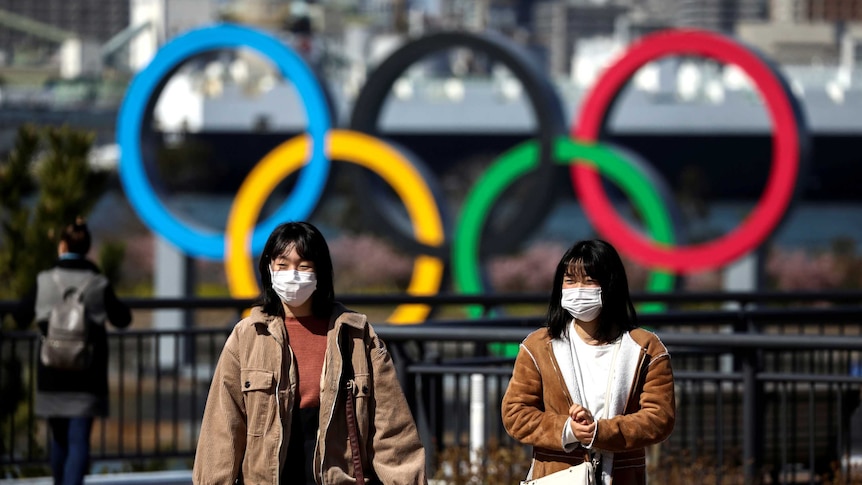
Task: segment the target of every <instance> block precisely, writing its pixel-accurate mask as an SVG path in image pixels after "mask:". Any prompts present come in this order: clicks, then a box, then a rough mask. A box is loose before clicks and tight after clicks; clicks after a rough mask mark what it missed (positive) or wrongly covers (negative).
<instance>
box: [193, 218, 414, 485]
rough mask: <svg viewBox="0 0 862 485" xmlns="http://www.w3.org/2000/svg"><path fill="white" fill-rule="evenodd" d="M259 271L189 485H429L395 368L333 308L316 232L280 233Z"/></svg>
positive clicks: (285, 227)
mask: <svg viewBox="0 0 862 485" xmlns="http://www.w3.org/2000/svg"><path fill="white" fill-rule="evenodd" d="M259 270H260V279H261V288H262V294H261V297H260V300H259V302H258V305H257V306H255V307H254V308H253V309H252V311H251V315H250V316H249V317H247V318H245V319H243V320H242V321H241V322H239V323H238V324H237V325H236V326H235V327H234V329H233V332H232V333H231V334H230V336H229V337H228V339H227V341H226V342H225V345H224V349H223V350H222V353H221V356H220V357H219V361H218V365H217V367H216V370H215V375H214V376H213V380H212V385H211V387H210V392H209V395H208V397H207V404H206V409H205V410H204V417H203V422H202V424H201V432H200V437H199V439H198V446H197V454H196V456H195V464H194V471H193V481H194V483H196V484H225V485H227V484H233V483H235V482H239V483H248V484H271V485H307V484H315V483H317V484H326V485H330V484H353V483H357V478H356V477H358V476H361V477H364V479H365V483H383V484H405V485H407V484H410V485H413V484H424V483H426V478H425V451H424V449H423V448H422V444H421V443H420V441H419V435H418V433H417V431H416V425H415V423H414V421H413V416H412V414H411V412H410V408H409V407H408V406H407V401H406V399H405V398H404V394H403V393H402V391H401V387H400V385H399V383H398V379H397V376H396V374H395V368H394V366H393V364H392V359H391V357H390V355H389V352H388V351H387V350H386V347H385V346H384V344H383V342H382V341H381V340H380V339H379V338H378V337H377V334H376V333H375V332H374V329H373V328H372V327H371V325H369V324H368V321H367V319H366V317H365V315H362V314H359V313H354V312H351V311H349V310H347V309H345V308H344V307H343V306H341V305H340V304H338V303H335V301H334V290H333V275H332V274H333V271H332V261H331V259H330V255H329V249H328V246H327V244H326V241H325V240H324V238H323V236H322V235H321V234H320V232H319V231H318V230H317V228H315V227H314V226H312V225H311V224H308V223H304V222H290V223H285V224H282V225H280V226H278V227H277V228H276V229H275V230H274V231H273V232H272V234H271V235H270V237H269V240H268V241H267V242H266V245H265V246H264V249H263V254H262V255H261V258H260V264H259ZM348 392H350V393H352V395H353V399H352V401H353V407H354V409H355V413H354V414H355V423H351V424H352V426H353V428H354V429H355V430H356V431H357V432H356V434H355V437H356V440H355V441H354V440H352V439H351V437H350V434H349V432H348V426H349V425H348V423H349V421H348V417H347V414H348V413H347V412H346V410H347V406H348ZM352 441H353V443H352ZM354 447H355V448H356V449H358V451H359V453H358V455H359V456H356V454H354V453H353V451H352V449H353V448H354ZM360 474H361V475H360Z"/></svg>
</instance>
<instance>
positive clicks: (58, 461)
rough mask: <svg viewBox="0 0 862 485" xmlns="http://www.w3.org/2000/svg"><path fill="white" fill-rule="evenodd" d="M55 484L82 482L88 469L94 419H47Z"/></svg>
mask: <svg viewBox="0 0 862 485" xmlns="http://www.w3.org/2000/svg"><path fill="white" fill-rule="evenodd" d="M48 426H49V427H50V428H51V472H52V473H53V474H54V485H81V484H82V483H84V476H85V475H86V474H87V472H88V471H89V469H90V431H91V430H92V429H93V418H91V417H80V418H48Z"/></svg>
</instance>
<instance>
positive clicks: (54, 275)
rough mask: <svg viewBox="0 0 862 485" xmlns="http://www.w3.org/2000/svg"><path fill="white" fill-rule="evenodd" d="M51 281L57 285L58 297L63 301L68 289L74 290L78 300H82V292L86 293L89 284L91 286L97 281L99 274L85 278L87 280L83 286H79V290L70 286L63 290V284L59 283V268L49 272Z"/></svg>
mask: <svg viewBox="0 0 862 485" xmlns="http://www.w3.org/2000/svg"><path fill="white" fill-rule="evenodd" d="M51 279H53V280H54V283H55V284H56V285H57V288H59V289H60V295H61V296H62V297H63V298H64V299H65V298H66V292H67V291H68V290H69V289H70V288H74V289H75V292H76V293H77V294H78V299H81V298H83V297H84V294H85V293H84V292H86V291H87V288H89V287H90V284H92V283H93V282H94V281H96V280H97V279H99V273H92V274H91V275H90V277H89V278H87V280H86V281H85V282H84V284H83V285H81V287H80V288H78V287H73V286H71V285H70V286H69V287H66V288H64V287H63V283H61V282H60V269H59V268H54V271H52V272H51Z"/></svg>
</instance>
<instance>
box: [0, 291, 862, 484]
mask: <svg viewBox="0 0 862 485" xmlns="http://www.w3.org/2000/svg"><path fill="white" fill-rule="evenodd" d="M663 296H665V298H662V299H661V301H660V302H661V303H663V304H665V305H666V310H665V311H663V312H660V313H645V314H643V315H641V323H642V324H644V325H647V326H649V327H651V328H653V329H654V330H655V331H656V332H657V333H658V334H659V335H660V337H661V338H662V340H663V341H664V342H665V344H666V345H668V347H669V348H670V350H671V354H672V356H673V365H674V373H675V382H676V389H677V407H678V410H677V424H676V428H675V430H674V433H673V434H672V436H671V438H670V439H669V440H668V441H667V442H665V443H663V444H662V445H660V447H657V449H658V450H659V451H654V452H652V453H653V454H651V459H653V460H658V459H666V458H668V457H677V458H682V457H685V459H686V460H693V461H697V462H698V463H699V466H704V467H707V468H710V469H711V470H712V473H713V474H714V475H715V476H716V477H718V479H719V480H718V481H719V482H721V479H722V477H724V478H726V479H727V480H729V481H731V482H733V481H738V480H741V479H745V483H750V482H751V481H752V480H754V478H755V477H757V476H760V475H761V474H768V475H770V476H771V477H772V478H773V483H779V482H783V483H788V482H790V481H799V480H804V479H805V478H804V477H808V481H809V482H811V483H814V482H815V481H816V474H821V473H832V472H834V469H835V468H836V464H837V469H838V470H839V471H841V472H843V473H845V475H844V476H846V473H849V472H850V470H849V462H850V457H851V454H852V453H851V452H852V446H851V445H852V444H853V443H854V441H858V442H862V439H860V438H862V437H859V436H856V435H854V434H853V428H852V427H851V426H850V420H851V418H852V417H853V413H854V412H856V411H857V408H858V407H859V396H860V389H862V377H860V374H862V372H860V370H862V363H860V362H862V359H860V355H862V306H860V305H858V303H859V302H860V301H862V294H859V293H839V294H828V295H825V294H820V293H811V294H724V293H720V294H708V295H703V294H701V295H691V294H675V295H663ZM652 297H653V295H650V298H652ZM542 298H543V297H542V296H538V295H501V296H483V297H465V296H461V295H449V296H441V297H425V298H414V297H405V296H398V297H384V296H374V297H354V298H344V299H343V300H344V301H346V302H347V303H348V304H349V305H351V306H363V307H364V306H374V305H384V306H385V305H394V304H398V303H427V304H433V305H437V306H441V305H465V304H479V305H482V306H483V307H484V308H486V310H490V309H493V308H499V307H504V306H505V305H513V304H541V302H542ZM545 298H546V297H545ZM645 300H646V298H643V299H642V300H641V301H645ZM126 301H127V302H128V303H129V304H130V306H132V308H133V309H134V311H135V312H136V318H137V316H138V313H140V312H147V311H150V310H161V309H166V308H169V309H183V310H188V311H194V312H202V311H211V310H227V312H228V315H222V316H220V317H219V318H221V319H223V320H224V324H218V325H217V326H215V327H212V328H182V329H172V330H162V329H133V330H127V331H122V332H110V333H109V345H110V363H109V380H110V389H111V414H110V416H109V417H108V418H105V419H102V420H98V421H97V423H96V425H95V427H94V437H93V443H94V450H93V458H94V460H106V461H146V460H166V459H174V460H176V459H180V460H183V459H185V460H189V461H190V460H191V459H192V458H193V454H194V449H195V444H196V438H197V434H198V427H199V422H200V416H201V415H202V412H203V406H204V404H205V401H206V393H207V391H208V389H209V384H210V378H211V375H212V369H213V368H214V366H215V362H216V360H217V358H218V355H219V353H220V351H221V347H222V345H223V342H224V339H225V338H226V336H227V334H228V332H229V331H230V327H231V325H230V324H228V322H232V321H235V319H236V318H237V317H238V316H239V315H240V314H241V312H242V310H243V309H245V308H246V307H247V306H248V304H249V301H247V300H231V299H176V300H126ZM11 306H12V305H11V304H10V303H9V302H0V312H2V311H3V310H4V309H5V310H7V311H8V309H9V308H11ZM690 308H697V309H690ZM703 308H706V309H703ZM450 313H452V312H450ZM541 322H542V317H541V316H537V315H528V316H523V317H512V316H505V315H503V314H502V313H499V314H497V316H494V317H484V318H480V319H463V318H449V319H443V318H442V317H440V318H438V319H434V320H429V321H428V322H426V323H425V324H422V325H410V326H392V325H384V324H375V328H376V329H377V331H378V333H379V334H380V335H381V336H382V337H383V338H384V339H385V340H386V342H387V344H389V346H390V349H391V350H392V353H393V357H394V360H395V362H396V364H397V366H398V371H399V376H400V378H401V380H402V385H403V387H404V389H405V393H406V394H407V396H408V399H409V400H410V402H411V406H412V408H413V410H414V413H415V415H416V417H417V423H418V425H419V427H420V435H421V436H422V439H423V441H424V442H425V445H426V449H427V450H428V452H429V458H430V460H429V463H430V464H431V466H432V468H435V467H436V466H437V463H438V460H439V458H440V457H439V456H438V453H437V452H439V451H440V450H443V449H446V448H451V447H456V446H460V447H468V448H469V447H476V446H482V445H484V446H489V445H490V444H495V445H498V446H510V447H517V446H518V445H517V443H515V442H514V441H513V440H511V438H509V437H508V436H507V435H506V433H505V431H504V430H503V429H502V426H501V424H500V422H501V420H500V414H499V413H500V409H499V403H500V400H501V399H502V394H503V393H504V392H505V389H506V386H507V384H508V379H509V377H510V375H511V367H512V362H513V358H512V355H513V352H514V351H515V350H516V348H517V342H519V341H520V340H522V339H523V338H524V337H525V336H526V335H527V333H528V332H529V331H531V330H532V329H535V328H537V327H538V326H540V325H541ZM501 343H502V344H508V347H507V346H506V345H502V346H501V345H500V344H501ZM37 345H38V339H37V335H36V334H35V333H34V332H32V331H5V332H2V333H0V362H14V363H16V365H18V366H19V367H17V368H16V369H14V372H13V373H9V372H5V373H2V374H0V378H3V379H9V378H10V377H8V376H10V375H12V374H14V373H17V376H18V377H20V378H22V379H23V389H24V392H23V393H22V395H21V396H5V395H4V396H0V399H2V400H4V401H5V400H7V399H17V398H21V404H20V405H19V406H18V408H17V411H16V412H15V413H12V414H7V415H5V416H3V417H2V422H0V430H2V436H0V469H2V468H6V469H13V468H19V469H20V468H21V467H27V466H44V465H46V464H47V453H46V451H45V450H46V443H47V431H46V429H45V427H44V424H43V423H42V421H41V420H40V419H38V418H37V417H36V416H35V415H34V414H33V403H32V396H33V389H35V372H34V371H33V366H34V365H35V361H36V358H37V350H38V348H37ZM2 384H3V382H0V387H2ZM2 388H4V389H5V387H2ZM479 398H481V400H478V399H479ZM471 399H472V401H471ZM477 404H480V405H481V406H483V407H484V409H483V412H482V414H480V415H478V416H477V412H476V408H475V406H477ZM2 407H3V406H0V408H2ZM471 409H472V412H471ZM477 434H480V435H481V436H477ZM434 471H436V470H432V472H434ZM733 477H737V478H738V479H735V478H733Z"/></svg>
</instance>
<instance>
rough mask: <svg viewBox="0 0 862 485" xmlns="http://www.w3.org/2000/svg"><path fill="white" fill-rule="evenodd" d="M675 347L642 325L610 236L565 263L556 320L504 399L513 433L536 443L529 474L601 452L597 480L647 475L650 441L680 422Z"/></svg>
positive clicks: (518, 366) (523, 354) (555, 297)
mask: <svg viewBox="0 0 862 485" xmlns="http://www.w3.org/2000/svg"><path fill="white" fill-rule="evenodd" d="M674 408H675V405H674V384H673V371H672V370H671V365H670V355H669V354H668V352H667V349H666V348H665V346H664V345H663V344H662V343H661V341H660V340H659V338H658V337H657V336H656V335H655V334H653V333H651V332H649V331H646V330H643V329H640V328H637V327H636V314H635V310H634V305H632V302H631V299H630V297H629V290H628V280H627V278H626V273H625V268H624V267H623V263H622V261H621V260H620V257H619V255H618V254H617V252H616V250H615V249H614V248H613V247H612V246H611V245H610V244H608V243H606V242H604V241H601V240H591V241H581V242H578V243H576V244H575V245H574V246H572V247H571V248H570V249H569V250H568V251H567V252H566V254H565V255H563V258H562V259H561V260H560V262H559V264H558V265H557V270H556V274H555V276H554V286H553V289H552V290H551V301H550V303H549V305H548V326H547V327H546V328H542V329H539V330H536V331H535V332H533V333H532V334H530V335H529V336H528V337H527V338H526V339H525V340H524V341H523V343H522V344H521V347H520V350H519V352H518V357H517V359H516V360H515V368H514V371H513V374H512V379H511V381H510V382H509V387H508V389H507V390H506V394H505V396H504V397H503V405H502V416H503V425H504V426H505V428H506V431H507V432H508V433H509V434H510V435H511V436H512V437H513V438H515V439H517V440H518V441H520V442H522V443H524V444H528V445H532V447H533V460H532V465H531V467H530V472H529V473H528V476H527V479H537V478H541V477H545V476H547V475H550V474H552V473H555V472H558V471H561V470H564V469H566V468H568V467H570V466H573V465H577V464H579V463H582V462H583V461H584V460H586V459H593V460H599V461H600V463H601V464H600V466H599V467H598V470H597V475H599V477H597V478H599V480H597V483H603V484H610V483H613V484H614V485H620V484H642V483H646V462H645V447H646V446H649V445H652V444H655V443H659V442H661V441H663V440H665V439H666V438H667V437H668V436H669V435H670V433H671V431H672V430H673V425H674Z"/></svg>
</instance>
